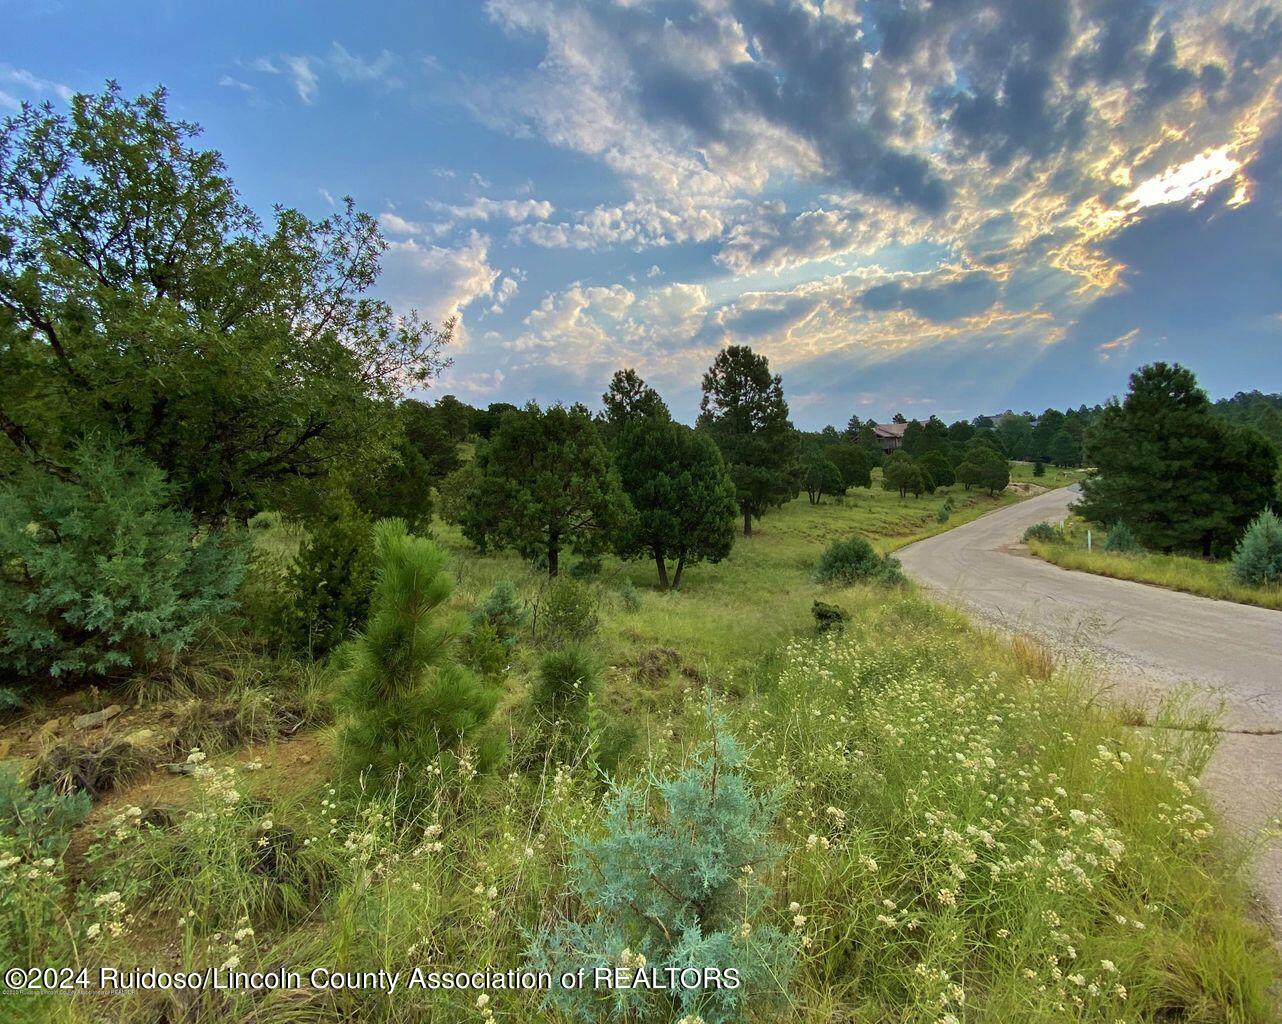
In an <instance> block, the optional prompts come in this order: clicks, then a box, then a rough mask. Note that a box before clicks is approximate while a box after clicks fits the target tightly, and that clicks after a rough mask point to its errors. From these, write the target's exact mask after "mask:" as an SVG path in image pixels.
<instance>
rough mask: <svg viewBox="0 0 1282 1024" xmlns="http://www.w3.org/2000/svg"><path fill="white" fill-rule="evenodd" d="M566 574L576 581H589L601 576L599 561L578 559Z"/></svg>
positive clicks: (595, 559) (596, 559)
mask: <svg viewBox="0 0 1282 1024" xmlns="http://www.w3.org/2000/svg"><path fill="white" fill-rule="evenodd" d="M566 572H567V574H568V575H569V576H570V577H571V578H572V579H576V580H591V579H595V578H596V577H598V576H600V575H601V559H599V558H580V559H579V560H578V561H576V562H575V563H574V564H573V565H571V566H570V568H569V569H567V570H566Z"/></svg>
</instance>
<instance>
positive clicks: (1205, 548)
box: [1202, 530, 1211, 558]
mask: <svg viewBox="0 0 1282 1024" xmlns="http://www.w3.org/2000/svg"><path fill="white" fill-rule="evenodd" d="M1202 557H1203V558H1210V557H1211V531H1210V530H1207V531H1206V533H1204V534H1202Z"/></svg>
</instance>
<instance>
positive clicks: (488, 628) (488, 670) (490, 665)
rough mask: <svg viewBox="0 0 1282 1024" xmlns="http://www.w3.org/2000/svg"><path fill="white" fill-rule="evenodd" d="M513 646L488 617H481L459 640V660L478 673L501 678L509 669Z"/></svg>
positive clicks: (487, 676)
mask: <svg viewBox="0 0 1282 1024" xmlns="http://www.w3.org/2000/svg"><path fill="white" fill-rule="evenodd" d="M510 653H511V647H510V646H509V645H508V644H505V643H504V642H503V641H502V640H501V639H500V638H499V635H498V632H497V631H496V630H495V629H494V624H493V623H492V622H490V621H489V620H488V619H480V620H479V621H476V622H474V623H473V624H472V628H471V629H470V630H468V631H467V633H465V634H464V635H463V636H462V638H461V639H460V640H459V660H460V661H462V662H463V664H464V665H466V666H467V667H468V668H470V669H471V670H472V671H473V672H475V673H477V675H481V676H484V677H485V678H486V679H501V678H502V677H503V675H504V673H505V672H506V671H507V666H508V658H509V656H510Z"/></svg>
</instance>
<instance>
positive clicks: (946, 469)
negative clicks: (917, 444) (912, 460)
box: [917, 449, 957, 487]
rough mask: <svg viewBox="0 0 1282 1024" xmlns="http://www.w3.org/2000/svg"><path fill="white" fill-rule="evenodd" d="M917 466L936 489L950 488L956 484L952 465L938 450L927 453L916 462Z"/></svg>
mask: <svg viewBox="0 0 1282 1024" xmlns="http://www.w3.org/2000/svg"><path fill="white" fill-rule="evenodd" d="M917 465H919V466H920V467H921V469H922V472H923V473H929V474H930V478H931V480H932V481H933V483H934V485H935V486H936V487H951V486H952V485H953V484H955V483H956V482H957V476H956V473H955V472H954V471H953V465H952V463H951V462H950V461H949V460H948V456H947V455H945V454H944V453H943V452H942V451H940V450H939V449H935V450H933V451H929V452H927V453H926V454H925V455H923V456H922V457H921V458H920V459H918V460H917Z"/></svg>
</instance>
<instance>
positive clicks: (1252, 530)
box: [1231, 509, 1282, 587]
mask: <svg viewBox="0 0 1282 1024" xmlns="http://www.w3.org/2000/svg"><path fill="white" fill-rule="evenodd" d="M1231 574H1232V576H1233V581H1234V582H1235V583H1241V584H1243V585H1244V586H1248V587H1271V586H1277V585H1278V584H1279V583H1282V519H1279V518H1278V517H1277V516H1275V515H1274V514H1273V512H1272V510H1271V509H1265V510H1264V511H1263V512H1261V513H1260V514H1259V515H1258V516H1256V517H1255V520H1254V522H1252V523H1251V525H1250V526H1248V527H1247V528H1246V532H1245V533H1244V534H1243V535H1242V539H1241V540H1240V541H1239V542H1238V546H1237V548H1236V549H1234V551H1233V565H1232V569H1231Z"/></svg>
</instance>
